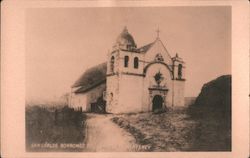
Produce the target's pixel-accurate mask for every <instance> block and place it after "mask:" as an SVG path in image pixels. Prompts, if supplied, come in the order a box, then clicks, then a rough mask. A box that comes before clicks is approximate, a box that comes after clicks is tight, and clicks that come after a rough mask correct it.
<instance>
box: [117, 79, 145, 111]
mask: <svg viewBox="0 0 250 158" xmlns="http://www.w3.org/2000/svg"><path fill="white" fill-rule="evenodd" d="M143 79H144V78H143V76H134V75H121V76H120V84H119V85H120V92H119V94H120V96H121V97H120V98H119V106H118V107H117V109H116V110H117V111H116V112H117V113H129V112H141V111H142V100H143Z"/></svg>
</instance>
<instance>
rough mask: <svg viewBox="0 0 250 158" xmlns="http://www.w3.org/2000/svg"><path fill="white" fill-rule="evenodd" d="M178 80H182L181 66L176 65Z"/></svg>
mask: <svg viewBox="0 0 250 158" xmlns="http://www.w3.org/2000/svg"><path fill="white" fill-rule="evenodd" d="M178 78H179V79H181V78H182V65H181V64H179V65H178Z"/></svg>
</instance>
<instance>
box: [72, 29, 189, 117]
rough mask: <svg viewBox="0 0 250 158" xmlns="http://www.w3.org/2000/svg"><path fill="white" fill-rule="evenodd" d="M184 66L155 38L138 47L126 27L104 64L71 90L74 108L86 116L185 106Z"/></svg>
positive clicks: (75, 84) (87, 71)
mask: <svg viewBox="0 0 250 158" xmlns="http://www.w3.org/2000/svg"><path fill="white" fill-rule="evenodd" d="M185 68H186V67H185V62H184V61H183V60H182V58H180V57H179V56H178V54H176V55H175V56H174V57H171V56H170V54H169V52H168V50H167V49H166V47H165V46H164V44H163V42H162V41H161V39H160V38H159V31H157V38H156V39H155V40H154V41H153V42H152V43H149V44H147V45H144V46H142V47H137V45H136V43H135V40H134V38H133V36H132V35H131V34H130V33H129V32H128V29H127V28H126V27H125V28H124V29H123V31H122V32H121V33H120V35H119V36H118V38H117V40H116V41H115V44H114V45H113V47H112V50H111V51H110V52H109V53H108V58H107V62H105V63H102V64H99V65H96V66H94V67H92V68H90V69H88V70H86V71H85V72H84V73H83V74H82V76H80V78H79V79H78V80H77V81H76V82H75V83H74V84H73V86H72V87H71V95H70V99H69V100H70V103H69V105H70V106H71V107H73V108H78V109H81V110H82V111H86V112H108V113H115V114H117V113H136V112H150V111H156V110H164V109H168V108H172V107H177V106H184V89H185Z"/></svg>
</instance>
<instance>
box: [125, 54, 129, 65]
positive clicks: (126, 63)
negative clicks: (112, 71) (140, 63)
mask: <svg viewBox="0 0 250 158" xmlns="http://www.w3.org/2000/svg"><path fill="white" fill-rule="evenodd" d="M128 61H129V57H128V56H125V58H124V67H128Z"/></svg>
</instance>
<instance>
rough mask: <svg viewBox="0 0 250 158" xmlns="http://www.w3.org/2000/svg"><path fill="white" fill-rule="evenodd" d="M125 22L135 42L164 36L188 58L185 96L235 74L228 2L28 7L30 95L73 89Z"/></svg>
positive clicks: (173, 49) (46, 95) (43, 95)
mask: <svg viewBox="0 0 250 158" xmlns="http://www.w3.org/2000/svg"><path fill="white" fill-rule="evenodd" d="M124 26H127V28H128V31H129V32H130V33H131V34H132V36H133V37H134V39H135V42H136V44H137V46H139V47H140V46H142V45H145V44H148V43H150V42H152V41H154V40H155V38H156V29H157V28H158V27H159V29H160V38H161V40H162V42H163V43H164V44H165V46H166V48H167V49H168V51H169V52H170V55H171V56H174V55H175V53H176V52H178V54H179V56H180V57H182V58H183V59H184V61H185V62H186V79H187V81H186V90H185V95H186V96H197V95H198V94H199V92H200V90H201V87H202V85H203V84H204V83H206V82H208V81H210V80H212V79H215V78H216V77H218V76H220V75H224V74H231V10H230V7H154V8H153V7H140V8H57V9H55V8H51V9H29V10H27V16H26V93H27V94H26V95H27V99H28V100H34V99H35V100H37V99H49V98H54V97H58V96H60V95H62V94H64V93H66V92H69V91H70V86H71V85H72V84H73V83H74V81H75V80H77V79H78V78H79V76H80V75H81V74H82V73H83V72H84V71H85V70H86V69H87V68H89V67H91V66H94V65H96V64H99V63H102V62H104V61H106V57H107V53H108V50H110V49H111V47H112V45H113V44H114V42H115V39H116V38H117V36H118V35H119V33H120V32H121V31H122V30H123V28H124Z"/></svg>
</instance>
